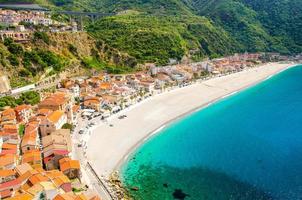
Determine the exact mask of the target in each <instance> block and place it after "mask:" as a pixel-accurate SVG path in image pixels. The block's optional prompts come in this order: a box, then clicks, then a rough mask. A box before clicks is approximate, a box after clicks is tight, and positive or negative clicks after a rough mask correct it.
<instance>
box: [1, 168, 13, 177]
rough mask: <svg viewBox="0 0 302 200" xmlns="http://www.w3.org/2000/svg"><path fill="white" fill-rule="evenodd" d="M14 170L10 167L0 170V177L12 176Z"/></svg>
mask: <svg viewBox="0 0 302 200" xmlns="http://www.w3.org/2000/svg"><path fill="white" fill-rule="evenodd" d="M15 174H16V172H15V171H14V170H12V169H7V170H0V178H3V177H8V176H14V175H15Z"/></svg>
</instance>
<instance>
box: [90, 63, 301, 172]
mask: <svg viewBox="0 0 302 200" xmlns="http://www.w3.org/2000/svg"><path fill="white" fill-rule="evenodd" d="M293 66H296V65H295V64H293V63H287V64H282V63H269V64H265V65H262V66H259V67H254V68H250V69H247V70H244V71H241V72H238V73H234V74H230V75H226V76H222V77H216V78H213V79H210V80H206V81H203V82H200V83H195V84H192V85H190V86H187V87H183V88H178V89H175V90H171V91H169V92H165V93H162V94H159V95H156V96H154V97H152V98H149V99H147V100H145V101H143V102H141V103H139V104H137V105H134V106H133V107H131V108H130V109H128V110H126V111H123V112H121V113H120V114H126V115H127V116H128V117H127V118H125V119H118V118H117V117H118V116H119V115H120V114H118V115H116V116H113V117H111V118H110V119H109V120H108V121H109V123H110V124H113V125H114V126H113V127H110V126H109V123H108V124H107V123H100V124H99V125H98V126H97V127H96V128H94V129H93V130H92V133H91V136H90V138H89V141H88V144H87V160H88V162H89V163H90V164H91V166H92V167H93V169H94V170H95V172H96V173H97V174H98V176H105V177H108V176H109V175H110V174H111V173H112V172H113V171H114V170H117V169H119V168H120V166H121V165H122V164H123V163H124V162H125V161H126V160H127V159H128V156H129V155H130V154H131V153H132V152H133V151H134V150H135V149H136V148H137V147H139V146H140V145H141V144H143V143H144V142H146V141H147V140H148V139H149V138H151V137H153V136H154V135H156V134H157V133H159V132H160V131H161V130H162V129H163V128H164V127H166V126H168V125H169V124H170V123H171V122H174V121H175V120H178V119H179V118H183V117H184V116H186V115H188V114H190V113H193V112H196V111H198V110H200V109H203V108H204V107H206V106H209V105H210V104H212V103H214V102H216V101H218V100H220V99H222V98H226V97H228V96H230V95H234V94H235V93H237V92H238V91H241V90H243V89H245V88H248V87H251V86H253V85H256V84H258V83H259V82H262V81H264V80H266V79H268V78H271V77H272V76H274V75H276V74H278V73H280V72H281V71H284V70H286V69H288V68H289V67H293Z"/></svg>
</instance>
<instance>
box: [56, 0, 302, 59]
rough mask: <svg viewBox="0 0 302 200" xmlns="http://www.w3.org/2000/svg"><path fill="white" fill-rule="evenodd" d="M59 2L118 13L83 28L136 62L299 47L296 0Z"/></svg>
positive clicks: (300, 4) (297, 49)
mask: <svg viewBox="0 0 302 200" xmlns="http://www.w3.org/2000/svg"><path fill="white" fill-rule="evenodd" d="M53 2H54V1H53ZM59 2H60V6H63V7H64V8H65V9H77V10H91V11H100V12H113V13H119V15H117V16H114V17H108V18H105V19H100V20H99V21H98V22H96V23H95V24H93V25H90V26H88V30H89V31H91V32H92V33H93V35H94V36H95V37H97V38H102V39H103V40H105V41H106V42H107V43H108V44H109V45H112V46H113V47H115V48H118V49H120V50H122V51H125V52H127V53H129V54H130V55H132V56H134V57H135V58H137V59H138V61H139V62H157V63H159V64H163V63H167V61H168V60H169V58H172V59H178V60H180V59H181V57H182V56H184V55H191V57H192V58H194V59H200V58H204V57H206V56H209V57H216V56H221V55H226V54H229V53H233V52H244V51H249V52H260V51H271V52H280V53H283V54H292V53H299V52H301V51H302V34H301V33H300V31H301V30H302V25H301V20H302V14H301V10H302V1H300V0H291V1H288V0H264V1H263V0H96V1H91V0H84V1H81V3H80V1H78V0H73V1H72V0H66V1H59ZM55 4H56V5H59V4H57V3H55ZM200 16H205V17H207V18H205V17H200ZM211 20H212V21H211ZM192 53H193V54H192Z"/></svg>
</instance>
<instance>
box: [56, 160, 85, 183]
mask: <svg viewBox="0 0 302 200" xmlns="http://www.w3.org/2000/svg"><path fill="white" fill-rule="evenodd" d="M59 163H60V170H61V171H62V172H63V173H64V174H65V175H66V176H67V177H68V178H70V179H75V178H78V179H80V176H81V170H80V162H79V161H78V160H71V159H70V158H62V159H61V160H59Z"/></svg>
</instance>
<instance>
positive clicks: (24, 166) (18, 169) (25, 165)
mask: <svg viewBox="0 0 302 200" xmlns="http://www.w3.org/2000/svg"><path fill="white" fill-rule="evenodd" d="M32 170H33V168H32V167H31V166H30V165H29V164H28V163H23V164H21V165H17V166H16V168H15V171H16V172H17V173H18V175H19V176H22V175H23V174H25V173H26V172H29V171H32Z"/></svg>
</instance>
